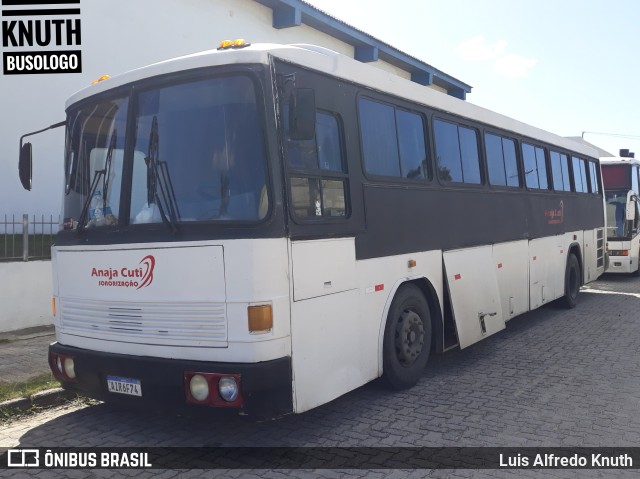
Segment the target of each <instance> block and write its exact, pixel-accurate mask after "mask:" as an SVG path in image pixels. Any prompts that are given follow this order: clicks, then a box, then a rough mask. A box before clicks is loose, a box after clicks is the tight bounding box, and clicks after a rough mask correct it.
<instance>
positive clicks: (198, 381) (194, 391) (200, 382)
mask: <svg viewBox="0 0 640 479" xmlns="http://www.w3.org/2000/svg"><path fill="white" fill-rule="evenodd" d="M189 391H190V392H191V396H193V398H194V399H195V400H196V401H204V400H205V399H207V398H208V397H209V383H208V382H207V379H206V378H205V377H204V376H202V375H201V374H194V375H193V377H192V378H191V381H189Z"/></svg>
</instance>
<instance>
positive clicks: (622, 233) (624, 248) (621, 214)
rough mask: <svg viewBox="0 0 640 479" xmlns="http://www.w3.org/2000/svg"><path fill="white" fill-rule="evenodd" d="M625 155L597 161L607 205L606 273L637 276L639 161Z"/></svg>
mask: <svg viewBox="0 0 640 479" xmlns="http://www.w3.org/2000/svg"><path fill="white" fill-rule="evenodd" d="M623 155H625V156H623ZM627 155H629V152H628V150H620V156H617V157H607V158H600V162H601V165H602V183H603V185H604V190H605V198H606V202H607V249H608V253H609V265H608V267H607V273H633V274H638V273H639V272H640V200H639V199H638V196H639V195H640V188H639V187H638V178H639V177H640V160H637V159H635V158H634V157H633V156H627Z"/></svg>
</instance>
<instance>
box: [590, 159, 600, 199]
mask: <svg viewBox="0 0 640 479" xmlns="http://www.w3.org/2000/svg"><path fill="white" fill-rule="evenodd" d="M589 180H590V186H591V189H590V191H591V193H595V194H598V193H599V192H600V190H599V187H598V166H597V165H596V163H595V162H594V161H590V162H589Z"/></svg>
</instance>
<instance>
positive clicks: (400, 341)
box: [382, 284, 431, 389]
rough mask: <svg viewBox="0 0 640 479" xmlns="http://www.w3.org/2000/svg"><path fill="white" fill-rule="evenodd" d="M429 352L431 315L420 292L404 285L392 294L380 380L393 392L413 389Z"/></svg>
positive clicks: (413, 287) (409, 285)
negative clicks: (394, 390)
mask: <svg viewBox="0 0 640 479" xmlns="http://www.w3.org/2000/svg"><path fill="white" fill-rule="evenodd" d="M430 351H431V315H430V314H429V305H428V304H427V301H426V299H425V298H424V295H423V294H422V291H420V289H419V288H418V287H417V286H415V285H413V284H407V285H404V286H401V287H400V289H399V290H398V292H397V293H396V295H395V297H394V298H393V301H392V302H391V307H390V308H389V314H388V316H387V323H386V326H385V331H384V339H383V364H382V367H383V373H382V375H383V377H384V379H385V381H386V382H387V384H388V385H389V386H391V388H393V389H407V388H410V387H412V386H414V385H415V384H416V383H417V382H418V380H419V379H420V376H421V375H422V372H423V371H424V368H425V366H426V365H427V361H428V360H429V353H430Z"/></svg>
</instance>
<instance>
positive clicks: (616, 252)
mask: <svg viewBox="0 0 640 479" xmlns="http://www.w3.org/2000/svg"><path fill="white" fill-rule="evenodd" d="M609 256H629V250H628V249H619V250H611V251H609Z"/></svg>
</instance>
